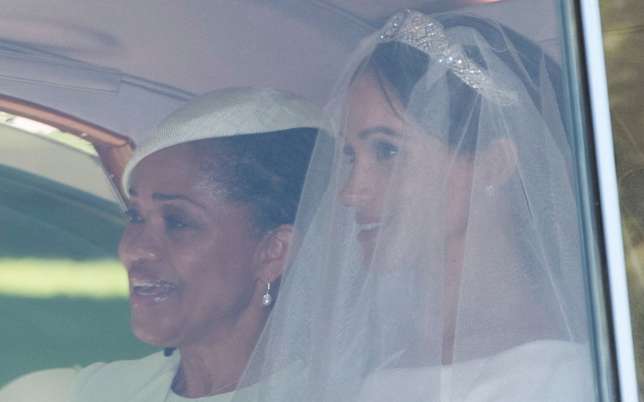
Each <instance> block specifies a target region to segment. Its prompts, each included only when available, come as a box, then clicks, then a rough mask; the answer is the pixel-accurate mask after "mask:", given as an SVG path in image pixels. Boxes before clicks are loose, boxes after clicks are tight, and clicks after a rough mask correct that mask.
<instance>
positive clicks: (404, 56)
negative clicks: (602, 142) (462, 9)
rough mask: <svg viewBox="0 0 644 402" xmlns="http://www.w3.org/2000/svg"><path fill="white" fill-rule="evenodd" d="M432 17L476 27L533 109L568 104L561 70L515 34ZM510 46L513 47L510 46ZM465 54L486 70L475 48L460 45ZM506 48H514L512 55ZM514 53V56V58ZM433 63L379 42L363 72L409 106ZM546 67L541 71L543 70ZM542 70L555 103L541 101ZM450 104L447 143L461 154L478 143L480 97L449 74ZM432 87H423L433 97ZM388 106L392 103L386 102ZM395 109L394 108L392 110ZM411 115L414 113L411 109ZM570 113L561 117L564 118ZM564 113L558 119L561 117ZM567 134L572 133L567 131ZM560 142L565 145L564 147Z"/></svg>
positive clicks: (479, 21)
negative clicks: (522, 88) (521, 87)
mask: <svg viewBox="0 0 644 402" xmlns="http://www.w3.org/2000/svg"><path fill="white" fill-rule="evenodd" d="M435 18H436V19H437V20H438V21H439V22H441V24H442V25H443V26H444V27H445V29H449V28H452V27H458V26H464V27H470V28H473V29H475V30H476V31H477V32H478V33H479V34H480V35H481V36H483V37H484V38H485V39H486V40H487V41H488V43H490V48H491V50H492V51H493V52H494V53H495V54H496V56H498V57H499V58H500V59H501V60H502V61H503V63H504V64H505V65H506V66H507V67H508V68H509V69H510V70H511V71H512V72H513V73H514V74H515V75H516V76H517V77H519V78H520V80H521V81H522V82H523V84H524V86H525V89H526V90H527V92H528V94H529V96H530V97H531V98H532V101H533V102H534V104H535V106H536V107H537V109H538V110H539V111H541V112H543V109H544V108H546V107H552V106H554V107H556V108H557V110H563V109H562V108H563V107H564V106H566V105H567V103H566V102H565V101H564V99H563V96H564V93H563V91H562V90H561V88H562V84H561V75H562V73H561V69H560V68H559V66H558V65H557V64H556V63H555V62H554V61H553V60H552V59H551V58H550V57H549V56H548V55H546V54H545V53H544V52H543V50H542V49H541V48H540V47H539V46H537V45H536V44H535V43H533V42H532V41H530V40H529V39H527V38H525V37H523V36H522V35H520V34H518V33H517V32H515V31H513V30H511V29H509V28H507V27H505V26H502V25H500V24H498V23H495V22H493V21H490V20H486V19H483V18H479V17H474V16H467V15H449V14H446V15H438V16H435ZM508 43H509V44H510V45H511V46H513V49H509V48H508ZM463 50H464V52H465V54H466V55H467V56H468V58H470V59H471V60H473V61H474V62H475V63H477V64H478V65H479V66H480V67H481V68H482V69H483V70H485V69H486V68H487V66H486V64H485V61H484V60H483V58H482V56H481V54H480V53H479V51H478V49H476V48H474V47H471V46H463ZM510 50H515V51H514V52H513V51H510ZM516 54H518V58H517V57H515V55H516ZM430 63H432V60H431V58H430V56H429V55H427V54H426V53H423V52H421V51H420V50H418V49H416V48H414V47H411V46H409V45H406V44H403V43H400V42H386V43H381V44H379V45H378V46H377V47H376V49H375V50H374V52H373V53H372V54H371V56H370V58H369V59H368V60H366V61H365V64H364V68H365V69H368V70H369V69H370V70H371V71H373V72H375V74H376V77H377V79H378V80H379V83H380V85H381V87H382V88H383V91H384V93H385V95H386V96H389V95H390V94H391V93H392V91H393V95H394V96H396V98H397V99H398V100H399V101H400V103H402V106H403V107H405V108H406V107H407V106H408V103H409V101H410V97H411V96H412V92H413V91H418V90H419V89H418V88H417V87H416V84H417V82H418V81H419V80H420V79H421V77H423V75H424V74H425V73H426V72H427V70H428V68H429V66H430ZM544 68H545V70H544ZM543 72H545V73H546V74H547V77H548V78H549V80H550V81H551V82H552V85H553V89H554V92H555V97H556V101H557V105H544V104H543V101H542V99H541V98H540V82H539V81H540V77H541V76H542V73H543ZM446 84H447V87H448V91H447V96H448V97H449V99H448V102H449V103H448V104H449V124H450V125H449V127H448V129H447V131H448V132H447V133H445V135H446V136H447V138H446V140H447V141H446V142H447V144H448V145H449V146H450V147H452V148H454V147H456V146H458V148H459V150H462V151H466V152H467V151H472V150H473V149H474V148H475V147H476V145H477V141H478V121H479V114H480V108H481V104H480V99H481V97H480V95H479V93H478V92H476V90H474V89H473V88H471V87H470V86H468V85H466V84H465V83H464V82H463V81H462V80H461V79H460V78H458V77H457V76H456V75H454V74H453V73H452V72H451V71H448V72H447V74H446ZM432 89H433V88H422V89H420V90H423V91H428V92H429V94H428V95H430V96H431V91H432ZM441 96H445V94H444V93H441ZM390 103H391V102H390ZM394 110H395V108H394ZM412 115H413V111H412ZM565 115H568V114H567V113H564V116H565ZM564 116H562V115H560V117H561V118H562V120H564V125H567V124H566V121H565V119H563V117H564ZM566 132H570V131H569V130H566ZM555 140H556V141H560V142H562V143H561V144H559V145H560V146H562V147H563V146H569V143H570V141H569V140H568V139H567V138H557V139H555ZM564 142H567V143H566V144H564Z"/></svg>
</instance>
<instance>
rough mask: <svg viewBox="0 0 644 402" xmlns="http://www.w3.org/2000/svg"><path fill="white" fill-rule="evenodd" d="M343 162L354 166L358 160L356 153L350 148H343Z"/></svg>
mask: <svg viewBox="0 0 644 402" xmlns="http://www.w3.org/2000/svg"><path fill="white" fill-rule="evenodd" d="M342 155H343V158H342V160H343V162H345V163H349V164H352V163H353V162H355V160H356V152H355V151H354V150H353V148H352V147H350V146H345V147H344V148H342Z"/></svg>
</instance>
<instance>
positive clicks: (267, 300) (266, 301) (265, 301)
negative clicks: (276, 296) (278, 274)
mask: <svg viewBox="0 0 644 402" xmlns="http://www.w3.org/2000/svg"><path fill="white" fill-rule="evenodd" d="M271 304H273V296H271V283H270V282H266V292H264V295H263V296H262V306H264V307H268V306H270V305H271Z"/></svg>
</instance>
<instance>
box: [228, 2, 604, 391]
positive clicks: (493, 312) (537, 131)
mask: <svg viewBox="0 0 644 402" xmlns="http://www.w3.org/2000/svg"><path fill="white" fill-rule="evenodd" d="M418 65H421V66H422V68H418ZM365 77H368V78H365ZM360 88H362V89H360ZM374 94H375V95H374ZM378 102H380V103H379V104H377V103H378ZM567 102H568V100H567V99H566V95H565V90H564V86H563V84H562V75H561V71H560V68H559V66H558V65H557V64H556V63H555V62H553V61H552V60H551V59H550V58H549V57H548V56H547V55H546V54H545V53H544V52H543V50H542V49H541V48H540V47H539V46H537V45H535V44H534V43H532V42H530V41H529V40H527V39H525V38H524V37H522V36H520V35H519V34H517V33H515V32H514V31H511V30H509V29H507V28H505V27H504V26H502V25H500V24H498V23H496V22H494V21H490V20H487V19H481V18H478V17H474V16H468V15H461V14H440V15H436V16H427V15H424V14H421V13H418V12H415V11H410V10H404V11H401V12H399V13H397V14H396V15H394V16H393V17H392V18H390V19H389V21H388V22H387V23H386V25H385V26H384V27H383V28H382V29H380V30H378V31H377V32H375V33H373V34H372V35H370V36H369V37H367V38H365V39H364V40H363V42H362V43H361V44H360V46H359V47H358V49H356V51H355V52H354V54H353V57H352V59H351V60H350V61H349V63H348V66H347V69H346V71H345V73H344V74H343V77H342V78H341V79H340V80H339V82H338V85H337V87H336V89H335V91H334V96H333V98H332V100H331V102H330V103H329V106H328V111H329V113H330V115H331V116H332V118H333V121H334V123H335V131H336V133H337V134H336V139H335V143H336V144H335V147H328V146H326V145H325V146H319V147H317V148H316V151H315V152H314V157H313V160H312V161H311V165H310V169H309V172H308V178H307V182H306V185H305V188H304V191H303V195H302V199H301V201H300V215H299V217H298V221H297V227H298V230H299V233H300V236H301V242H300V244H299V246H298V247H297V249H296V250H293V252H292V253H293V256H292V263H291V265H290V267H289V268H288V270H287V272H286V273H285V274H284V275H283V279H282V283H281V285H280V290H279V295H278V297H277V302H276V304H275V306H274V308H273V311H272V312H271V317H270V319H269V323H268V324H267V326H266V328H265V330H264V333H263V335H262V337H261V340H260V342H259V344H258V346H257V349H256V351H255V353H254V356H253V358H252V359H251V362H250V364H249V366H248V368H247V371H246V373H245V375H244V378H243V380H242V382H241V383H240V385H239V389H238V391H237V393H236V395H235V398H234V399H233V400H234V401H244V400H248V392H253V393H255V395H254V398H256V400H258V401H354V400H360V401H374V400H383V401H385V400H389V401H391V400H398V401H407V400H408V401H421V400H422V401H425V400H426V401H455V400H468V401H469V400H494V401H501V400H524V401H525V400H592V399H593V394H594V389H595V388H594V386H593V381H592V376H591V372H592V370H591V367H592V365H591V359H590V355H591V352H590V346H589V341H588V339H589V333H590V323H589V317H588V314H587V305H586V301H585V300H586V298H585V289H586V287H585V286H586V285H585V275H584V272H583V253H582V248H581V245H580V230H581V229H580V228H581V224H580V210H579V206H578V203H577V198H576V194H577V185H576V175H575V173H574V170H573V169H574V168H573V166H574V163H573V161H574V149H573V147H572V145H571V144H572V141H571V140H570V138H569V134H568V133H569V132H570V129H569V125H570V124H569V112H568V106H567V105H568V103H567ZM376 104H377V105H376ZM383 108H384V109H383ZM385 109H387V110H388V112H387V113H389V115H388V117H387V118H385V117H384V115H383V113H384V112H382V110H385ZM389 121H395V122H396V123H395V124H394V125H395V129H394V130H391V129H390V127H389V126H387V124H388V122H389ZM477 398H478V399H477ZM254 400H255V399H254Z"/></svg>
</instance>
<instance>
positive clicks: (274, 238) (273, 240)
mask: <svg viewBox="0 0 644 402" xmlns="http://www.w3.org/2000/svg"><path fill="white" fill-rule="evenodd" d="M294 238H295V233H294V229H293V226H292V225H280V226H278V227H277V228H275V229H273V230H271V231H270V232H268V233H266V234H265V235H264V236H263V237H262V239H261V240H260V242H259V245H258V247H257V253H256V255H255V257H256V259H257V262H258V272H257V278H258V279H261V280H262V281H263V282H273V281H275V280H276V279H279V278H280V276H282V274H283V273H284V270H285V269H286V265H287V263H288V258H289V250H290V248H291V245H292V243H293V241H294V240H295V239H294Z"/></svg>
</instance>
